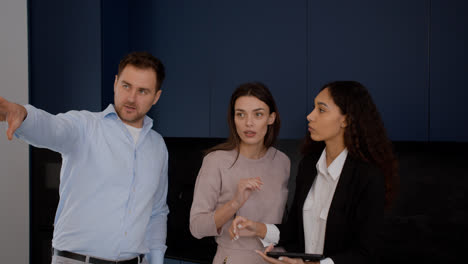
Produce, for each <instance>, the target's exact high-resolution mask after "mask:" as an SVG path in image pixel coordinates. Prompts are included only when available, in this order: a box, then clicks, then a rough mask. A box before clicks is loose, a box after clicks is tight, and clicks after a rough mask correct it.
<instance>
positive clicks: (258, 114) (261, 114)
mask: <svg viewBox="0 0 468 264" xmlns="http://www.w3.org/2000/svg"><path fill="white" fill-rule="evenodd" d="M255 115H256V116H257V117H261V116H263V113H256V114H255Z"/></svg>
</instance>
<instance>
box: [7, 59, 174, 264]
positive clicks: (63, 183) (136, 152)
mask: <svg viewBox="0 0 468 264" xmlns="http://www.w3.org/2000/svg"><path fill="white" fill-rule="evenodd" d="M164 77H165V72H164V66H163V64H162V63H161V62H160V61H159V60H158V59H156V58H155V57H153V56H152V55H151V54H149V53H146V52H134V53H130V54H128V55H127V56H125V57H124V58H123V59H122V60H121V61H120V64H119V70H118V74H117V75H116V76H115V82H114V104H115V105H109V106H108V107H107V108H106V110H104V111H103V112H99V113H91V112H88V111H70V112H67V113H65V114H58V115H51V114H49V113H47V112H45V111H42V110H40V109H37V108H34V107H33V106H31V105H26V106H24V107H23V106H21V105H18V104H15V103H11V102H8V101H7V100H5V99H4V98H2V97H0V121H7V123H8V130H7V137H8V139H10V140H11V139H12V137H13V135H14V134H15V135H16V136H17V137H19V138H20V139H22V140H24V141H26V142H28V143H29V144H31V145H33V146H37V147H43V148H48V149H51V150H53V151H57V152H59V153H61V154H62V169H61V173H60V188H59V194H60V201H59V204H58V208H57V212H56V215H55V221H54V235H53V240H52V246H53V248H54V250H53V257H52V263H69V262H70V263H81V262H83V263H88V262H89V263H104V264H107V263H108V264H110V263H116V262H117V263H125V264H130V263H151V264H155V263H157V264H162V263H163V259H164V252H165V250H166V246H165V242H166V228H167V227H166V222H167V214H168V212H169V210H168V207H167V205H166V196H167V160H168V153H167V149H166V145H165V143H164V140H163V138H162V137H161V136H160V135H159V134H158V133H157V132H155V131H154V130H152V129H151V127H152V125H153V121H152V120H151V119H150V118H149V117H147V116H146V113H147V112H148V111H149V110H150V108H151V107H152V106H153V105H154V104H156V103H157V102H158V100H159V97H160V96H161V89H160V88H161V84H162V82H163V80H164ZM77 260H78V261H81V262H76V261H77ZM67 261H68V262H67Z"/></svg>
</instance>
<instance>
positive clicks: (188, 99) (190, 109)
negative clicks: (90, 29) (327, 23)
mask: <svg viewBox="0 0 468 264" xmlns="http://www.w3.org/2000/svg"><path fill="white" fill-rule="evenodd" d="M305 7H306V1H297V2H293V3H286V2H284V1H266V0H265V1H237V2H220V1H202V2H193V1H157V2H156V3H154V2H152V1H139V2H138V3H134V4H133V5H132V7H131V18H130V43H131V47H132V49H135V50H149V51H150V52H152V53H153V54H155V55H156V56H158V57H160V58H161V59H162V61H163V62H164V63H165V65H166V67H167V80H166V83H165V84H164V85H163V94H162V97H161V100H160V102H159V103H158V104H157V106H156V107H155V108H154V110H153V111H152V112H151V113H150V115H152V117H155V119H156V120H157V122H156V130H158V131H160V132H161V133H162V134H163V135H165V136H172V137H184V136H190V137H226V136H227V123H226V111H227V107H228V102H229V98H230V95H231V93H232V92H233V91H234V89H235V88H236V87H237V86H238V85H239V84H241V83H244V82H248V81H261V82H264V83H265V84H266V85H267V86H269V88H270V89H271V90H272V92H273V94H274V96H275V97H276V100H277V103H278V106H279V109H280V113H281V115H282V117H283V121H284V122H283V126H282V133H281V135H282V136H283V137H301V136H302V135H303V134H304V129H303V125H302V123H304V122H303V121H302V120H305V119H304V114H305V109H306V108H305V104H306V96H305V95H306V62H307V60H306V57H305V54H306V8H305Z"/></svg>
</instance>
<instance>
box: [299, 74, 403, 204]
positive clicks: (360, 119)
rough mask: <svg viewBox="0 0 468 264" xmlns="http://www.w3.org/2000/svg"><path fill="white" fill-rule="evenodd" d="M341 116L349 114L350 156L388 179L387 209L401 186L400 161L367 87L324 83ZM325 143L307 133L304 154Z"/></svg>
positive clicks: (346, 136)
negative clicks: (365, 163)
mask: <svg viewBox="0 0 468 264" xmlns="http://www.w3.org/2000/svg"><path fill="white" fill-rule="evenodd" d="M326 88H328V90H329V92H330V95H331V97H332V99H333V101H334V102H335V104H336V105H337V106H338V107H339V108H340V111H341V114H343V115H346V121H347V124H348V125H347V126H346V128H345V132H344V144H345V146H346V148H347V149H348V153H349V155H351V156H353V157H355V158H358V159H360V160H363V161H366V162H369V163H372V164H375V165H376V166H377V167H379V168H380V169H381V170H382V172H383V174H384V176H385V207H386V208H389V207H390V205H391V204H392V201H393V200H394V198H395V196H396V190H397V186H398V183H399V181H398V161H397V159H396V157H395V154H394V151H393V146H392V143H391V141H390V139H389V138H388V137H387V132H386V130H385V127H384V124H383V121H382V118H381V117H380V114H379V111H378V110H377V106H376V105H375V103H374V101H373V100H372V97H371V95H370V94H369V92H368V90H367V89H366V87H364V85H362V84H361V83H359V82H356V81H335V82H331V83H327V84H325V85H324V86H323V87H322V89H321V90H320V91H323V90H324V89H326ZM323 146H324V145H323V142H320V143H318V142H314V141H313V140H312V139H311V138H310V134H307V136H306V138H305V141H304V144H303V147H302V152H303V154H308V153H311V152H312V151H316V150H317V148H319V147H322V149H323Z"/></svg>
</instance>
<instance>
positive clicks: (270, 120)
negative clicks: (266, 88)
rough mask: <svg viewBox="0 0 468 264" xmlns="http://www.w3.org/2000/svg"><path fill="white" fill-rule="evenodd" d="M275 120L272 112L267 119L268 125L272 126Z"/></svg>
mask: <svg viewBox="0 0 468 264" xmlns="http://www.w3.org/2000/svg"><path fill="white" fill-rule="evenodd" d="M275 120H276V113H275V112H273V113H271V114H270V116H269V117H268V125H272V124H273V123H274V122H275Z"/></svg>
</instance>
